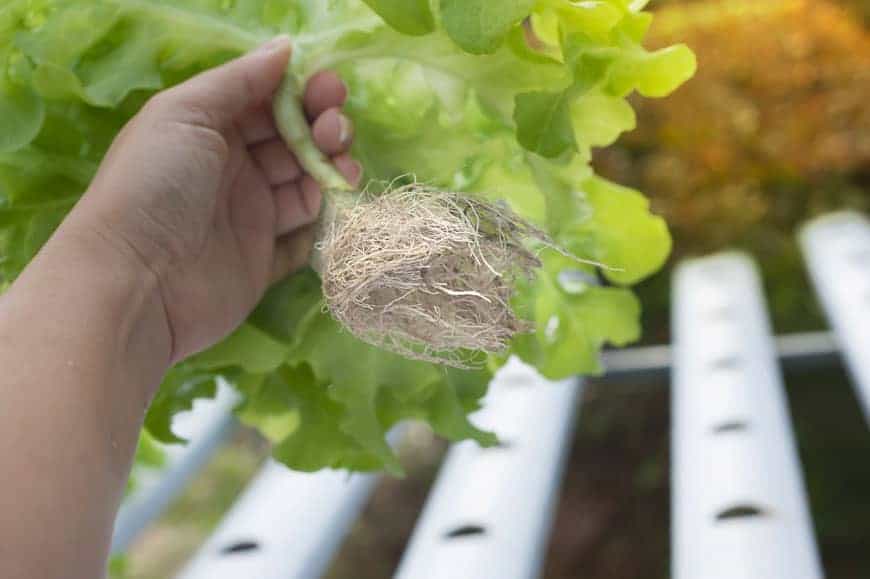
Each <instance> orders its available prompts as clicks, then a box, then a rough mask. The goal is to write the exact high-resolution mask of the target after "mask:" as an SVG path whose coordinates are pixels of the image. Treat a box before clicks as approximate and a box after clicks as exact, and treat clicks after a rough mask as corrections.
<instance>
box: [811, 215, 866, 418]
mask: <svg viewBox="0 0 870 579" xmlns="http://www.w3.org/2000/svg"><path fill="white" fill-rule="evenodd" d="M800 240H801V244H802V246H803V250H804V254H805V256H806V260H807V265H808V267H809V271H810V275H811V276H812V280H813V283H814V285H815V287H816V292H817V293H818V295H819V298H820V300H821V303H822V306H823V307H824V309H825V312H826V313H827V315H828V319H829V320H830V321H831V325H832V327H833V329H834V331H835V335H836V338H837V341H838V343H839V345H840V348H841V350H842V351H843V355H844V357H845V359H846V363H847V364H848V366H849V370H850V372H851V374H852V376H853V378H854V380H855V387H856V388H857V390H858V395H859V398H860V399H861V401H862V403H863V405H864V415H865V417H866V418H867V420H868V421H870V221H868V219H867V218H866V217H863V216H861V215H860V214H858V213H853V212H842V213H832V214H830V215H826V216H824V217H821V218H818V219H816V220H815V221H812V222H811V223H810V224H808V225H807V226H805V227H804V228H803V230H802V231H801V234H800Z"/></svg>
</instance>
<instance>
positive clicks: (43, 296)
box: [7, 215, 172, 408]
mask: <svg viewBox="0 0 870 579" xmlns="http://www.w3.org/2000/svg"><path fill="white" fill-rule="evenodd" d="M7 297H8V298H9V300H10V301H12V302H13V303H14V304H15V305H14V306H13V310H17V311H20V312H21V313H22V315H23V316H25V317H26V318H28V317H29V316H28V315H27V313H26V312H31V316H32V315H33V314H38V315H39V317H38V318H37V317H35V316H34V317H32V318H30V319H41V320H50V321H51V322H55V323H54V324H53V325H54V326H55V327H54V328H50V327H49V328H47V331H49V332H53V331H57V332H60V333H63V334H64V336H65V337H66V336H67V335H68V336H69V338H70V339H72V340H76V339H77V340H79V341H80V342H85V341H90V342H91V343H92V344H99V345H101V347H102V348H103V349H104V352H103V355H104V357H106V358H109V357H110V356H111V358H112V363H113V364H114V365H115V366H116V368H117V370H118V371H119V373H120V374H122V376H119V377H118V378H119V384H125V385H128V384H129V385H130V386H131V387H134V388H135V389H136V390H137V392H135V393H131V394H135V395H136V399H137V400H138V401H139V402H140V404H141V406H140V407H142V408H144V406H147V404H148V403H150V401H151V399H152V397H153V395H154V392H155V391H156V389H157V387H158V386H159V384H160V381H161V379H162V376H163V374H164V373H165V372H166V371H167V370H168V368H169V366H170V363H171V359H172V333H171V329H170V326H169V323H168V320H167V316H166V311H165V308H164V305H163V300H162V297H161V294H160V287H159V280H158V278H157V275H156V274H155V272H153V271H152V270H151V269H149V268H148V266H147V265H146V264H145V263H144V262H143V261H142V260H141V259H139V257H138V256H136V255H134V252H133V250H132V248H127V247H125V246H124V244H123V242H122V241H120V240H117V239H115V238H113V237H112V236H111V234H109V233H107V232H105V231H102V230H100V228H99V227H97V226H94V224H90V223H84V222H80V221H79V220H78V219H76V217H75V216H74V215H71V216H70V218H69V219H68V220H67V221H66V222H64V223H63V224H62V225H61V227H60V228H59V229H58V231H57V232H56V233H55V235H54V236H52V238H51V239H50V240H49V242H48V243H46V245H45V247H44V248H43V249H42V251H40V253H39V255H37V257H36V258H34V260H33V262H32V263H31V264H30V265H29V266H28V267H27V269H25V271H24V272H23V273H22V274H21V276H20V277H19V279H18V280H16V282H15V283H14V284H13V285H12V287H11V288H10V290H9V295H8V296H7ZM49 323H50V322H49ZM64 326H65V327H64Z"/></svg>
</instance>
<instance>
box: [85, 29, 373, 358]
mask: <svg viewBox="0 0 870 579" xmlns="http://www.w3.org/2000/svg"><path fill="white" fill-rule="evenodd" d="M290 50H291V48H290V41H289V39H287V38H286V37H278V38H276V39H275V40H273V41H271V42H270V43H267V44H266V45H264V46H262V47H260V48H259V49H257V50H256V51H254V52H252V53H250V54H248V55H246V56H243V57H241V58H239V59H237V60H235V61H232V62H229V63H227V64H225V65H223V66H221V67H219V68H216V69H213V70H210V71H207V72H205V73H203V74H201V75H199V76H197V77H194V78H192V79H190V80H189V81H187V82H185V83H183V84H181V85H178V86H176V87H174V88H171V89H169V90H166V91H164V92H162V93H159V94H157V95H156V96H155V97H153V98H152V99H151V100H150V101H149V102H148V103H147V104H146V105H145V107H144V108H143V109H142V111H141V112H140V113H139V114H138V115H136V117H134V118H133V119H132V120H131V121H130V123H129V124H128V125H127V126H126V127H125V128H124V129H123V130H122V131H121V133H120V134H119V135H118V137H117V139H116V140H115V142H114V144H113V145H112V147H111V148H110V150H109V152H108V154H107V156H106V158H105V160H104V161H103V163H102V165H101V167H100V170H99V172H98V174H97V177H96V178H95V179H94V181H93V183H92V185H91V187H90V189H89V191H88V192H87V194H86V195H85V197H84V198H83V199H82V201H81V202H80V203H79V205H78V206H77V207H76V208H75V210H74V212H73V216H72V219H71V220H70V221H71V222H73V223H77V224H78V225H79V227H80V231H83V232H87V234H89V235H97V236H99V237H100V238H101V240H102V242H106V243H108V244H109V245H111V246H112V247H114V248H116V249H117V250H118V251H119V252H120V253H121V254H122V255H123V256H124V258H125V259H127V260H130V261H132V262H134V263H135V264H136V266H138V267H141V268H144V270H145V272H146V274H147V275H150V276H153V278H154V281H155V282H156V283H155V285H156V287H157V288H158V291H159V294H160V300H161V301H162V305H163V309H164V310H165V316H166V324H167V328H168V330H169V332H170V343H171V362H176V361H179V360H181V359H183V358H185V357H187V356H189V355H191V354H193V353H196V352H198V351H200V350H202V349H205V348H207V347H208V346H210V345H212V344H214V343H216V342H217V341H219V340H220V339H222V338H223V337H224V336H226V335H227V334H228V333H229V332H231V331H232V330H234V329H235V328H236V327H237V326H238V325H239V324H240V323H241V322H242V321H243V320H244V319H245V317H247V315H248V314H249V313H250V311H251V309H252V308H253V307H254V306H255V305H256V303H257V302H258V301H259V299H260V298H261V297H262V295H263V293H264V292H265V290H266V289H267V287H268V285H269V284H270V282H272V281H275V280H277V279H280V278H282V277H284V276H286V275H287V274H288V273H290V272H291V271H293V270H295V269H298V268H300V267H302V266H303V265H304V264H305V263H306V262H307V259H308V255H309V252H310V250H311V246H312V242H313V234H314V227H313V226H312V224H313V223H314V222H315V221H316V219H317V215H318V212H319V209H320V203H321V192H320V189H319V187H318V185H317V183H315V182H314V180H313V179H311V177H309V176H307V175H304V174H303V173H302V171H301V170H300V168H299V165H298V163H297V162H296V159H295V158H294V156H293V154H292V152H291V151H290V150H289V149H288V148H287V147H286V146H285V144H284V143H283V142H282V141H281V139H280V137H279V136H278V131H277V129H276V127H275V123H274V119H273V117H272V112H271V111H272V108H271V99H272V95H273V93H274V92H275V90H276V89H277V87H278V85H279V83H280V81H281V78H282V76H283V73H284V70H285V68H286V65H287V61H288V58H289V55H290ZM345 98H346V89H345V87H344V85H343V84H342V83H341V81H340V80H339V79H338V77H337V76H336V75H335V74H333V73H328V72H325V73H321V74H318V75H316V76H314V77H313V78H312V79H311V81H310V82H309V83H308V85H307V87H306V90H305V96H304V103H303V104H304V107H305V109H306V112H307V113H308V115H309V118H310V119H312V120H313V124H312V130H313V134H314V139H315V142H316V143H317V145H318V147H320V148H321V150H323V152H324V153H325V154H327V155H329V156H331V157H332V158H333V160H334V163H335V165H336V166H337V168H338V169H339V170H340V171H341V172H342V173H343V174H344V175H345V176H346V177H347V179H348V180H349V181H350V182H351V183H352V184H357V183H358V182H359V179H360V175H361V169H360V166H359V165H358V164H357V163H356V162H355V161H353V160H352V159H351V158H350V156H349V155H348V153H347V151H348V148H349V146H350V143H351V136H352V126H351V123H350V121H349V120H348V119H346V118H345V117H344V116H343V115H342V114H341V113H340V112H339V107H341V105H342V104H343V103H344V101H345ZM82 226H83V227H82Z"/></svg>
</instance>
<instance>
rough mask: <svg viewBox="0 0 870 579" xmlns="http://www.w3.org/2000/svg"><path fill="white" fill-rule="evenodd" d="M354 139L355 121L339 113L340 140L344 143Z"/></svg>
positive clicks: (346, 143)
mask: <svg viewBox="0 0 870 579" xmlns="http://www.w3.org/2000/svg"><path fill="white" fill-rule="evenodd" d="M352 139H353V123H352V122H351V120H350V119H349V118H347V117H346V116H344V115H341V114H340V115H338V141H339V142H340V143H341V144H342V145H348V144H350V141H351V140H352Z"/></svg>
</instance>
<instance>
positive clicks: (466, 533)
mask: <svg viewBox="0 0 870 579" xmlns="http://www.w3.org/2000/svg"><path fill="white" fill-rule="evenodd" d="M485 534H486V529H485V528H483V527H481V526H480V525H462V526H461V527H456V528H455V529H452V530H450V531H447V532H446V533H444V538H445V539H461V538H463V537H478V536H481V535H485Z"/></svg>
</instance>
